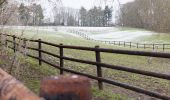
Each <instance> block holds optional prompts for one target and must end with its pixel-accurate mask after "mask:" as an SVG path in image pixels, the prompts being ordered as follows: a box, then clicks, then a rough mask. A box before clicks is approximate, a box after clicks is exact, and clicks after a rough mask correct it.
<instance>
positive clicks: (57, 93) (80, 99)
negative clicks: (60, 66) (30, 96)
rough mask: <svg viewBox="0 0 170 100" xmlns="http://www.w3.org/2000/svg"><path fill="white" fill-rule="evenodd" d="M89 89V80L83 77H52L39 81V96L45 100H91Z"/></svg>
mask: <svg viewBox="0 0 170 100" xmlns="http://www.w3.org/2000/svg"><path fill="white" fill-rule="evenodd" d="M90 88H91V84H90V80H89V79H88V78H86V77H84V76H78V75H62V76H53V77H48V78H45V79H43V80H42V81H41V87H40V96H41V97H44V98H45V99H46V98H59V97H61V98H62V97H64V98H70V97H71V98H74V99H73V100H91V97H92V96H91V89H90Z"/></svg>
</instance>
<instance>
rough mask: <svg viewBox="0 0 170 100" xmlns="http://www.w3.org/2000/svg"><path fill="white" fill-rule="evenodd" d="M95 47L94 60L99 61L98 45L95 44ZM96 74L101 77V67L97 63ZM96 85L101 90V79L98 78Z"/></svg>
mask: <svg viewBox="0 0 170 100" xmlns="http://www.w3.org/2000/svg"><path fill="white" fill-rule="evenodd" d="M95 48H96V51H95V53H96V62H97V63H100V62H101V57H100V51H98V49H99V46H95ZM97 76H98V77H102V67H101V66H100V65H97ZM98 86H99V89H100V90H103V83H102V81H100V80H98Z"/></svg>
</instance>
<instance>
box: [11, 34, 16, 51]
mask: <svg viewBox="0 0 170 100" xmlns="http://www.w3.org/2000/svg"><path fill="white" fill-rule="evenodd" d="M12 37H13V49H14V53H15V52H16V36H15V35H13V36H12Z"/></svg>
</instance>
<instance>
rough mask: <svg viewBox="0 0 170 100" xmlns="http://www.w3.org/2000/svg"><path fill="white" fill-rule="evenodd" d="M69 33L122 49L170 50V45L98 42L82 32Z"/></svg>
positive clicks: (73, 31)
mask: <svg viewBox="0 0 170 100" xmlns="http://www.w3.org/2000/svg"><path fill="white" fill-rule="evenodd" d="M67 31H68V32H71V33H74V34H77V35H79V36H81V37H83V38H85V39H86V40H91V41H96V42H101V43H105V44H110V45H116V46H122V47H129V48H137V49H151V50H162V51H165V50H170V44H168V43H162V44H161V43H153V44H152V43H134V42H126V41H107V40H96V39H93V38H91V37H89V36H88V35H87V34H85V33H83V32H80V31H75V30H71V29H70V30H67Z"/></svg>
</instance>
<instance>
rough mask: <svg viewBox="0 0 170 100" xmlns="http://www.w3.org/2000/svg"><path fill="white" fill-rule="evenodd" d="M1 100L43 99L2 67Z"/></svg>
mask: <svg viewBox="0 0 170 100" xmlns="http://www.w3.org/2000/svg"><path fill="white" fill-rule="evenodd" d="M0 90H1V91H0V94H1V95H0V100H43V99H41V98H39V97H38V96H36V95H35V94H34V93H33V92H31V91H30V90H29V89H28V88H26V87H25V86H24V85H23V84H22V83H21V82H19V81H17V80H16V79H15V78H13V77H12V76H10V75H9V74H7V73H6V72H5V71H3V70H2V69H0Z"/></svg>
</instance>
